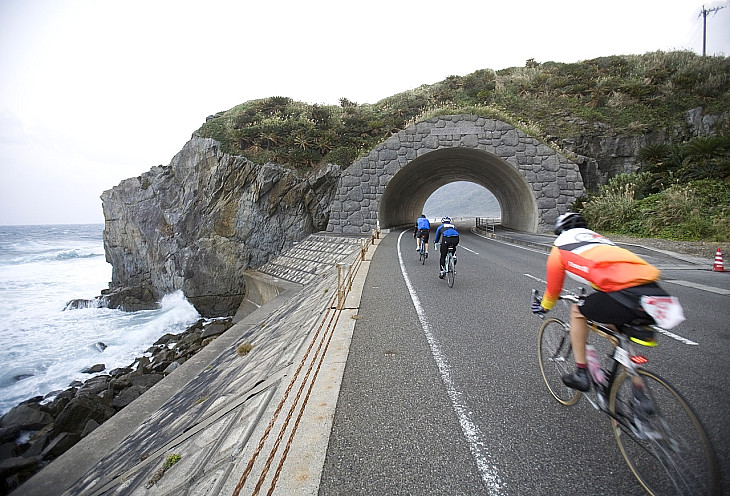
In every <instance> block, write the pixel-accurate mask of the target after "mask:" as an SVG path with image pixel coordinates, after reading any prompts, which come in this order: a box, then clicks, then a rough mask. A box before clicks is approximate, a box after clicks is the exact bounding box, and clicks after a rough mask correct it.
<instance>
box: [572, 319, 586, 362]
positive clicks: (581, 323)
mask: <svg viewBox="0 0 730 496" xmlns="http://www.w3.org/2000/svg"><path fill="white" fill-rule="evenodd" d="M588 332H589V331H588V321H587V319H586V317H585V315H583V314H582V313H581V311H580V307H579V306H578V305H571V308H570V344H572V345H573V356H574V357H575V363H576V365H578V366H580V365H581V364H583V365H585V364H586V343H587V342H588Z"/></svg>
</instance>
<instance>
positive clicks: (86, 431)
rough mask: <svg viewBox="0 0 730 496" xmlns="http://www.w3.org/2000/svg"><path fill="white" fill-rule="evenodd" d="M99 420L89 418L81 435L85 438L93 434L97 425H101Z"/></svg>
mask: <svg viewBox="0 0 730 496" xmlns="http://www.w3.org/2000/svg"><path fill="white" fill-rule="evenodd" d="M99 425H101V424H99V422H97V421H96V420H94V419H89V421H88V422H86V425H85V426H84V430H83V431H81V437H82V438H85V437H86V436H88V435H89V434H91V433H92V432H93V431H94V430H95V429H96V428H97V427H99Z"/></svg>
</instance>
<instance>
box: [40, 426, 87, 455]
mask: <svg viewBox="0 0 730 496" xmlns="http://www.w3.org/2000/svg"><path fill="white" fill-rule="evenodd" d="M80 440H81V435H80V434H77V433H73V432H62V433H60V434H59V435H57V436H56V437H54V438H53V440H52V441H51V442H50V443H48V446H46V449H44V450H43V453H42V455H43V457H53V458H55V457H57V456H60V455H62V454H64V453H65V452H66V451H68V449H69V448H71V447H72V446H73V445H74V444H76V443H78V442H79V441H80Z"/></svg>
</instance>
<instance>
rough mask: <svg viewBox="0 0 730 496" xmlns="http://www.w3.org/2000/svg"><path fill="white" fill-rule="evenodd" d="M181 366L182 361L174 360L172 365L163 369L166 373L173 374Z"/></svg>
mask: <svg viewBox="0 0 730 496" xmlns="http://www.w3.org/2000/svg"><path fill="white" fill-rule="evenodd" d="M179 366H180V362H172V363H171V364H170V365H168V366H167V368H166V369H165V370H163V371H162V373H163V374H164V375H168V374H171V373H172V372H173V371H174V370H175V369H176V368H178V367H179Z"/></svg>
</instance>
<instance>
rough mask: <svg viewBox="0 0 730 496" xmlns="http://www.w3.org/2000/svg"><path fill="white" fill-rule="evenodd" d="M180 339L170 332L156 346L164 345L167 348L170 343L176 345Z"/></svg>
mask: <svg viewBox="0 0 730 496" xmlns="http://www.w3.org/2000/svg"><path fill="white" fill-rule="evenodd" d="M177 339H178V337H177V334H170V333H169V332H168V333H167V334H165V335H164V336H162V337H161V338H160V339H158V340H157V341H155V346H160V345H164V346H167V345H168V344H169V343H174V342H176V341H177Z"/></svg>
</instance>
